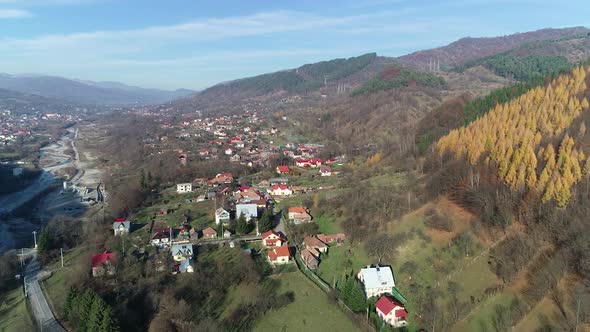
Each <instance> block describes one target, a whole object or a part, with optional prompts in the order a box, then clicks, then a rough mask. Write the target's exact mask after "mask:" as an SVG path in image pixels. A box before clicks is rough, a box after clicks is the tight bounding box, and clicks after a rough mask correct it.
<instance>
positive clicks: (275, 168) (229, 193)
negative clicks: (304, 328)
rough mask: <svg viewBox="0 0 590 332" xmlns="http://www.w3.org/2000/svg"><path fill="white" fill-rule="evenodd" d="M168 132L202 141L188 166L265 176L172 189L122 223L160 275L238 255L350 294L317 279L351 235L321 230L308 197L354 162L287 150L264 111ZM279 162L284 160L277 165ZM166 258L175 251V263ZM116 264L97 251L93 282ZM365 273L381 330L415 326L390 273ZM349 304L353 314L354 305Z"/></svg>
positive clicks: (185, 157) (318, 149) (306, 148)
mask: <svg viewBox="0 0 590 332" xmlns="http://www.w3.org/2000/svg"><path fill="white" fill-rule="evenodd" d="M282 121H287V119H286V118H283V119H282ZM162 126H163V127H165V128H169V129H174V130H175V134H174V135H175V136H176V137H175V139H176V140H191V141H192V140H194V141H197V142H198V143H197V144H195V145H194V148H193V149H191V150H187V149H174V153H175V154H176V156H177V162H178V164H179V165H180V166H181V167H182V166H183V165H187V164H188V163H189V162H193V161H196V162H199V161H203V160H211V159H213V160H219V159H221V160H225V161H227V162H228V165H231V164H234V163H239V164H240V165H242V166H244V167H248V168H256V169H258V170H259V171H258V172H256V173H254V175H253V176H248V177H242V178H238V177H236V176H234V174H232V173H231V172H228V171H221V172H219V173H217V174H216V175H215V176H214V177H211V178H195V179H194V180H193V181H191V182H182V183H176V184H175V186H173V187H170V188H167V189H165V190H163V192H162V193H161V197H160V198H159V199H158V200H157V204H154V205H152V206H150V207H148V208H146V209H142V210H141V211H138V212H137V213H134V214H131V215H127V216H120V217H119V218H117V219H116V220H114V221H113V223H112V236H114V237H116V238H119V239H120V241H121V243H122V244H123V248H125V247H127V248H129V249H128V250H140V251H141V252H146V248H148V247H151V248H153V250H152V251H150V252H153V255H152V257H151V258H150V259H151V260H153V263H154V265H155V266H156V269H157V270H158V271H168V272H169V273H171V274H177V273H193V272H194V269H195V267H194V266H195V264H194V262H195V261H196V260H199V255H200V252H201V250H200V248H201V247H203V246H208V247H229V248H239V249H241V250H242V251H243V252H244V259H252V260H255V261H256V262H258V264H264V265H268V266H270V267H271V269H273V270H274V273H278V274H281V273H284V272H293V271H300V272H301V273H303V274H304V275H305V276H306V277H307V278H309V279H310V280H312V281H313V282H314V283H316V284H317V292H320V293H321V292H326V291H329V290H331V289H333V288H335V289H341V288H342V285H339V286H337V285H336V284H335V283H336V282H335V280H323V279H322V277H321V276H320V275H318V274H317V271H318V269H319V268H321V266H322V260H324V259H329V257H330V256H329V255H330V251H331V250H340V249H339V248H341V247H343V246H344V245H345V243H346V241H347V238H346V235H345V234H344V233H327V232H325V233H324V232H321V231H320V230H321V229H322V226H321V225H320V226H319V225H318V224H317V223H316V218H314V216H313V215H312V213H311V211H310V207H309V206H306V204H305V202H304V199H303V197H308V196H309V195H316V196H317V195H319V194H322V192H323V191H325V189H329V188H333V187H334V185H335V184H336V183H337V182H336V181H337V180H338V174H339V169H340V168H341V167H343V165H344V164H345V163H346V157H345V156H329V157H328V158H325V157H324V156H325V154H322V150H323V148H324V146H323V145H322V144H315V143H295V142H286V141H285V140H284V135H282V133H281V130H280V129H279V128H277V127H270V128H264V121H263V120H262V119H259V118H258V117H257V115H256V114H255V113H254V114H246V115H244V116H232V117H226V116H223V117H219V118H205V119H201V118H197V119H195V120H194V121H191V122H189V121H184V122H182V123H181V124H179V125H177V126H173V125H172V124H169V123H163V124H162ZM267 142H268V143H267ZM170 143H171V142H170V141H169V140H168V139H167V138H166V137H165V136H164V137H157V138H155V139H154V140H149V141H148V142H146V145H149V147H151V148H153V149H155V150H157V149H162V148H163V147H164V146H170ZM279 143H280V144H279ZM277 155H278V156H279V157H278V158H277ZM271 158H274V160H280V161H282V162H281V164H278V165H273V164H271V163H270V162H269V161H270V160H271ZM143 176H145V175H143ZM307 205H309V204H307ZM321 220H322V218H317V221H318V222H320V223H322V221H321ZM323 222H325V221H323ZM328 230H329V228H328ZM133 248H136V249H133ZM123 250H125V249H123ZM123 252H125V251H123ZM161 253H168V254H167V258H162V256H161V255H160V254H161ZM117 260H118V257H117V253H115V252H109V251H108V250H105V251H103V252H99V253H95V254H94V255H93V256H92V259H91V274H92V276H94V277H96V278H101V277H105V276H109V275H113V274H115V272H116V270H115V269H116V265H117ZM364 265H365V267H364V268H362V269H361V270H358V271H355V272H354V275H352V276H350V279H351V280H352V279H355V280H356V282H355V284H359V286H361V287H362V290H363V292H364V297H365V299H366V301H367V303H371V304H370V308H371V310H373V311H374V313H375V314H376V315H377V316H378V317H379V319H380V320H381V321H382V324H386V325H389V326H391V327H392V328H399V327H404V326H407V321H406V317H407V315H408V312H407V309H406V308H405V307H404V304H405V303H406V301H407V300H406V298H405V297H404V296H403V295H402V294H401V293H400V291H399V290H398V289H397V288H396V284H395V281H394V273H393V271H392V269H391V267H389V266H380V265H379V264H375V262H372V261H366V262H364ZM341 305H342V306H343V307H344V308H345V309H344V310H351V309H350V308H348V307H347V304H346V303H345V302H342V301H341ZM367 308H368V307H367Z"/></svg>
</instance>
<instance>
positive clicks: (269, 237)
mask: <svg viewBox="0 0 590 332" xmlns="http://www.w3.org/2000/svg"><path fill="white" fill-rule="evenodd" d="M286 242H287V239H285V237H284V236H283V235H282V234H280V233H277V232H275V231H273V230H272V229H271V230H269V231H267V232H265V233H262V244H263V245H264V246H265V247H280V246H282V245H283V244H285V243H286Z"/></svg>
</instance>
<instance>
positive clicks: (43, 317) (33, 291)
mask: <svg viewBox="0 0 590 332" xmlns="http://www.w3.org/2000/svg"><path fill="white" fill-rule="evenodd" d="M39 267H40V265H39V260H38V259H37V254H36V253H35V254H33V259H32V260H31V262H30V263H29V264H28V265H27V268H26V269H25V282H26V284H27V299H28V300H29V303H30V305H31V306H30V308H31V309H30V310H31V314H32V315H33V318H34V319H35V322H36V324H37V327H38V329H39V330H41V331H49V332H65V330H64V329H63V327H61V325H59V323H58V322H57V320H55V317H54V316H53V312H51V309H50V308H49V304H48V303H47V299H46V298H45V294H44V293H43V291H42V290H41V286H40V285H39V278H40V277H42V276H43V273H44V272H43V271H41V270H40V268H39Z"/></svg>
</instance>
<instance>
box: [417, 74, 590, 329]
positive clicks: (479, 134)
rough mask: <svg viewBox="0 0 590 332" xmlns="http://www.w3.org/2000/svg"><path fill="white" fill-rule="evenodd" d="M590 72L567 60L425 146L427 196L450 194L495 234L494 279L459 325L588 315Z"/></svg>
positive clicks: (561, 324) (562, 321) (518, 324)
mask: <svg viewBox="0 0 590 332" xmlns="http://www.w3.org/2000/svg"><path fill="white" fill-rule="evenodd" d="M589 73H590V67H587V66H579V67H576V68H574V69H573V70H571V71H570V72H569V73H565V74H562V75H560V76H558V77H555V78H554V79H553V80H551V81H550V82H548V83H547V84H546V85H543V86H537V87H532V88H530V89H528V90H527V91H526V92H525V93H523V94H521V95H520V96H515V97H514V98H513V99H511V100H509V101H507V102H504V103H500V104H498V105H496V106H495V107H493V108H492V109H490V110H489V111H488V112H484V113H485V114H483V115H482V116H481V117H479V118H478V119H476V120H475V121H473V122H470V123H469V124H467V125H466V126H464V127H461V128H458V129H454V130H451V132H450V133H448V134H447V135H446V136H444V137H442V138H441V139H440V140H439V141H438V142H437V143H436V146H435V152H434V153H432V154H430V156H429V158H430V159H429V161H428V162H427V167H426V169H427V172H428V174H429V175H428V176H427V177H426V178H425V180H426V182H427V184H426V190H427V192H428V195H429V197H432V198H434V197H438V196H439V195H445V196H448V197H450V198H451V199H452V200H453V201H454V202H456V203H457V204H459V205H461V206H462V207H463V208H465V209H467V210H469V211H471V212H472V213H474V214H475V215H477V216H478V218H479V219H480V222H481V225H482V226H483V227H484V228H485V229H487V230H489V231H492V232H493V231H494V230H501V232H500V234H502V235H501V236H500V235H497V236H496V239H497V240H496V242H494V244H493V245H492V246H491V247H490V249H489V250H490V254H489V257H488V258H487V260H488V262H487V263H488V266H489V268H490V270H491V271H492V272H493V273H494V274H495V275H496V276H497V278H498V280H499V281H500V282H499V284H498V285H496V286H493V287H494V293H493V294H491V295H490V298H489V300H487V301H486V303H485V304H482V306H483V307H482V308H481V309H475V311H472V312H471V313H470V314H467V315H466V316H465V317H464V319H462V320H461V321H459V322H458V323H457V325H455V327H456V328H457V329H458V330H463V329H468V328H469V327H471V329H472V328H473V327H474V326H484V325H486V326H489V325H488V324H489V322H490V320H491V324H490V325H491V326H498V327H502V328H501V329H500V330H505V329H510V328H514V329H515V330H530V329H531V328H532V329H533V330H534V329H536V328H539V329H544V330H547V331H549V330H556V329H564V330H574V329H576V328H578V327H580V326H581V325H582V324H586V325H584V326H585V327H587V326H588V325H587V324H588V323H590V302H589V301H588V291H589V290H590V289H589V288H588V286H587V285H588V281H589V280H590V268H589V266H590V264H589V262H590V255H589V254H588V243H589V241H588V240H589V239H588V237H587V234H588V224H587V222H586V216H587V214H588V213H589V210H588V206H587V205H588V204H587V202H588V198H589V190H588V188H590V158H588V154H589V153H590V151H589V150H588V147H589V143H590V136H589V135H588V133H587V130H586V123H587V121H589V120H590V112H589V111H590V109H589V107H590V105H589V102H588V98H589V97H590V89H589V88H588V83H589V77H590V75H588V74H589ZM464 105H465V103H464V102H461V101H456V102H455V104H453V105H451V106H454V107H462V106H464ZM482 226H475V225H473V227H482ZM490 287H491V286H490ZM510 299H512V300H511V301H512V302H510V303H507V301H510ZM486 306H487V308H488V309H484V308H485V307H486ZM485 310H490V311H491V313H489V312H487V311H485ZM486 312H487V313H486Z"/></svg>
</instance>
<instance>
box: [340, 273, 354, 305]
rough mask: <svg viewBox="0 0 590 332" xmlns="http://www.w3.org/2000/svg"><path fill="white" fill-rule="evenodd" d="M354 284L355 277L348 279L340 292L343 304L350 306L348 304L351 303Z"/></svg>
mask: <svg viewBox="0 0 590 332" xmlns="http://www.w3.org/2000/svg"><path fill="white" fill-rule="evenodd" d="M353 282H354V277H352V276H348V277H347V278H346V281H345V282H344V286H343V287H342V289H341V290H340V295H339V297H340V299H341V300H342V302H344V303H345V304H346V305H348V303H349V301H350V297H351V293H352V288H353V287H354V284H353Z"/></svg>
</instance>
